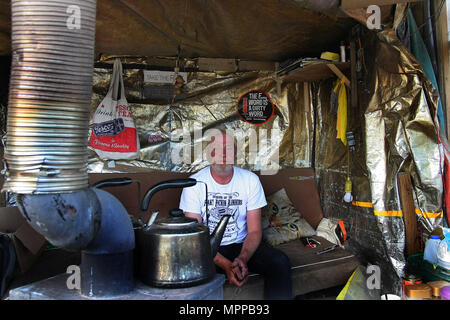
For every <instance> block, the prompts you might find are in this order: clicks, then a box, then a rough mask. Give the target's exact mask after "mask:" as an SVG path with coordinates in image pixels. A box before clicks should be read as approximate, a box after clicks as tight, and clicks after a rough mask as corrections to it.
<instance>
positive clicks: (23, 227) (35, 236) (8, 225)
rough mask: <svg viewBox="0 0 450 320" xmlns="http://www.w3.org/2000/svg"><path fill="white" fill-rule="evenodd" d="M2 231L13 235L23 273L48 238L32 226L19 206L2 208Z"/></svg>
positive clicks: (18, 262) (34, 259)
mask: <svg viewBox="0 0 450 320" xmlns="http://www.w3.org/2000/svg"><path fill="white" fill-rule="evenodd" d="M0 232H1V233H6V234H8V235H9V236H10V237H11V239H12V241H13V243H14V249H15V252H16V259H17V260H16V262H17V264H18V265H19V268H20V271H21V272H22V273H24V272H26V271H27V270H28V269H30V267H31V266H32V265H33V264H34V263H35V262H36V260H37V258H38V257H39V255H40V254H41V253H42V251H43V250H44V248H45V246H46V244H47V240H46V239H45V238H44V237H43V236H42V235H41V234H40V233H38V232H37V231H35V230H34V229H33V228H32V227H31V226H30V224H29V223H28V222H27V221H26V220H25V218H24V217H23V216H22V214H21V213H20V211H19V208H17V207H1V208H0Z"/></svg>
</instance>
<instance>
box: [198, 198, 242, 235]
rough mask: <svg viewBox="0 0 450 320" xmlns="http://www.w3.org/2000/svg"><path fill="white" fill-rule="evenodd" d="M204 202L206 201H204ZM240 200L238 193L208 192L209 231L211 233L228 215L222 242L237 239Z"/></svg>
mask: <svg viewBox="0 0 450 320" xmlns="http://www.w3.org/2000/svg"><path fill="white" fill-rule="evenodd" d="M205 202H206V201H205ZM242 204H243V202H242V199H241V198H240V197H239V193H238V192H232V193H220V192H208V212H209V230H210V232H211V233H212V232H213V231H214V229H215V228H216V226H217V224H218V223H219V222H220V219H221V218H222V216H223V215H230V216H231V217H230V219H229V220H228V224H227V228H226V230H225V233H224V235H223V239H222V241H225V242H229V241H233V240H235V239H237V237H238V234H239V232H240V229H239V226H238V223H237V221H238V218H239V207H240V206H242Z"/></svg>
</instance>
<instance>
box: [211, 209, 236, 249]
mask: <svg viewBox="0 0 450 320" xmlns="http://www.w3.org/2000/svg"><path fill="white" fill-rule="evenodd" d="M230 217H231V215H229V214H227V215H223V216H222V218H221V219H220V221H219V223H218V224H217V226H216V229H214V231H213V233H212V234H211V238H210V240H209V242H210V244H211V252H212V256H213V258H214V257H215V256H216V254H217V251H218V250H219V246H220V243H221V242H222V238H223V234H224V233H225V229H226V228H227V224H228V220H230Z"/></svg>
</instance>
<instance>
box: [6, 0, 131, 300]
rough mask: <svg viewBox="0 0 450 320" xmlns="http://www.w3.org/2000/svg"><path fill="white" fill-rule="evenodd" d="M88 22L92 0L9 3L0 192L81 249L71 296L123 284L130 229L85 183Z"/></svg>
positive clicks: (106, 198) (112, 202)
mask: <svg viewBox="0 0 450 320" xmlns="http://www.w3.org/2000/svg"><path fill="white" fill-rule="evenodd" d="M95 22H96V0H81V1H76V0H12V1H11V24H12V34H11V38H12V64H11V81H10V90H9V103H8V115H7V133H6V142H5V160H6V173H5V183H4V186H3V190H2V191H7V192H12V193H16V194H17V203H18V207H19V209H20V211H21V212H22V214H23V215H24V217H25V218H26V219H27V220H28V222H29V223H30V225H31V226H32V227H33V228H34V229H35V230H37V231H38V232H40V233H41V234H42V235H44V237H45V238H46V239H47V240H48V241H49V242H50V243H52V244H54V245H57V246H60V247H63V248H67V249H76V250H78V249H81V250H82V268H81V269H82V288H81V293H82V294H84V295H88V296H105V295H117V294H124V293H127V292H129V291H130V290H132V288H133V286H132V282H133V270H132V251H133V249H134V232H133V227H132V223H131V220H130V219H129V216H128V213H127V211H126V210H125V208H124V207H123V205H122V204H121V203H120V202H119V201H118V200H117V199H116V198H114V197H113V196H112V195H111V194H109V193H107V192H105V191H103V190H100V189H97V188H92V187H89V181H88V174H87V161H88V148H87V145H88V134H89V116H90V104H91V95H92V74H93V64H94V44H95ZM83 270H84V271H85V272H84V274H83ZM97 279H101V281H97Z"/></svg>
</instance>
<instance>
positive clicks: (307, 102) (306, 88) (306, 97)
mask: <svg viewBox="0 0 450 320" xmlns="http://www.w3.org/2000/svg"><path fill="white" fill-rule="evenodd" d="M309 85H310V84H309V82H303V99H304V100H303V101H304V103H305V111H306V112H310V111H311V103H310V100H309Z"/></svg>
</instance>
